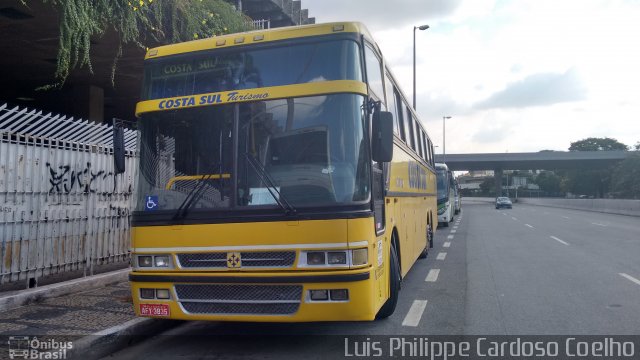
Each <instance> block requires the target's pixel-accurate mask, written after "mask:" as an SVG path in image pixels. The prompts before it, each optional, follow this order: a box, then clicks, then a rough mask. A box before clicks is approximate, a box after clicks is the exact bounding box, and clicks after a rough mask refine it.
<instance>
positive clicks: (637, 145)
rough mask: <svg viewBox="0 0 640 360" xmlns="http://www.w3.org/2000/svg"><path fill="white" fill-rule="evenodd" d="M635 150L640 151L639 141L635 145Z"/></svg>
mask: <svg viewBox="0 0 640 360" xmlns="http://www.w3.org/2000/svg"><path fill="white" fill-rule="evenodd" d="M633 147H634V149H636V150H640V141H638V142H637V143H636V144H635V145H633Z"/></svg>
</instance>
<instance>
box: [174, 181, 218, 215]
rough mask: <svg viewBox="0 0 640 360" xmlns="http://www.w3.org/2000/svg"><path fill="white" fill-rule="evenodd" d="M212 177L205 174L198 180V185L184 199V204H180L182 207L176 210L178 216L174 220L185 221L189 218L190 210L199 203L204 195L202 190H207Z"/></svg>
mask: <svg viewBox="0 0 640 360" xmlns="http://www.w3.org/2000/svg"><path fill="white" fill-rule="evenodd" d="M212 176H213V174H205V175H202V177H200V178H199V179H197V180H196V181H197V183H196V185H195V186H194V187H193V189H191V191H190V192H189V193H188V194H187V197H186V198H185V199H184V201H183V202H182V204H180V206H179V207H178V209H177V210H176V214H175V215H173V220H177V219H184V218H185V217H186V216H187V213H188V212H189V209H190V208H191V207H192V206H193V205H194V204H195V203H197V201H198V200H199V199H200V198H201V197H202V194H204V192H203V191H202V189H204V188H205V185H206V184H207V180H209V179H211V177H212Z"/></svg>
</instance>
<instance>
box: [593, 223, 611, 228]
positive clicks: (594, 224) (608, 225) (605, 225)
mask: <svg viewBox="0 0 640 360" xmlns="http://www.w3.org/2000/svg"><path fill="white" fill-rule="evenodd" d="M591 225H598V226H604V227H607V226H609V225H606V224H600V223H591Z"/></svg>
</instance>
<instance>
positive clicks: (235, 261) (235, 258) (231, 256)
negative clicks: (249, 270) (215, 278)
mask: <svg viewBox="0 0 640 360" xmlns="http://www.w3.org/2000/svg"><path fill="white" fill-rule="evenodd" d="M241 266H242V258H241V257H240V253H239V252H229V253H227V267H228V268H239V267H241Z"/></svg>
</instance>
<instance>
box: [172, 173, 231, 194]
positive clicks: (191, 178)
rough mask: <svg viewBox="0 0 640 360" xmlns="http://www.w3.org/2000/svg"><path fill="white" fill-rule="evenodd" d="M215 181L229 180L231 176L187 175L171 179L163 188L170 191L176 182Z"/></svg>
mask: <svg viewBox="0 0 640 360" xmlns="http://www.w3.org/2000/svg"><path fill="white" fill-rule="evenodd" d="M200 179H202V180H205V179H206V180H209V179H212V180H215V179H231V174H222V175H220V174H209V175H188V176H174V177H172V178H171V179H170V180H169V182H168V183H167V186H166V187H165V189H167V190H170V189H171V186H172V185H173V183H175V182H177V181H187V180H200Z"/></svg>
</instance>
